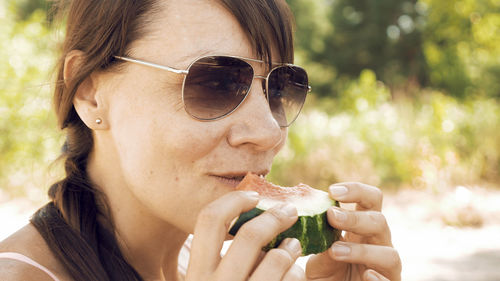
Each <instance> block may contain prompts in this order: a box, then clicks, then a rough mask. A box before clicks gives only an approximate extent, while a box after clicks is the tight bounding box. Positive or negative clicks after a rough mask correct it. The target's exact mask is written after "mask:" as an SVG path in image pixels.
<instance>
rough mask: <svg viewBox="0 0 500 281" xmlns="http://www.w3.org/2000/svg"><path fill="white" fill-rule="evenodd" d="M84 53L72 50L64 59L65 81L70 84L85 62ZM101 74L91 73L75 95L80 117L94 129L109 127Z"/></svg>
mask: <svg viewBox="0 0 500 281" xmlns="http://www.w3.org/2000/svg"><path fill="white" fill-rule="evenodd" d="M83 57H84V53H83V52H82V51H79V50H72V51H70V52H69V53H68V55H67V56H66V58H65V60H64V83H65V84H68V81H70V80H71V79H72V78H73V76H74V73H77V72H78V69H79V68H80V65H81V63H82V62H83ZM99 82H100V80H99V74H98V73H96V72H94V73H92V74H90V75H89V76H88V77H87V78H85V80H83V82H82V83H81V84H80V85H79V86H78V89H77V90H76V93H75V96H74V97H73V106H74V107H75V110H76V112H77V113H78V116H79V117H80V119H81V120H82V121H83V123H85V125H87V127H89V128H90V129H92V130H106V129H109V123H108V122H106V120H107V118H106V117H107V107H106V106H105V103H104V102H103V100H102V96H101V94H100V93H101V92H100V91H99V90H100V88H99V87H100V86H102V85H100V83H99Z"/></svg>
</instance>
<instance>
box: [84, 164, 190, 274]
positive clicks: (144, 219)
mask: <svg viewBox="0 0 500 281" xmlns="http://www.w3.org/2000/svg"><path fill="white" fill-rule="evenodd" d="M106 163H109V162H107V161H106ZM106 166H108V167H109V165H108V164H105V165H101V164H100V163H98V161H96V159H95V158H93V157H90V159H89V162H88V166H87V170H88V174H89V177H90V178H91V180H92V181H93V183H95V184H96V186H97V187H98V188H99V189H100V190H101V191H102V192H103V194H104V195H105V196H106V198H103V199H104V200H103V201H104V202H105V203H106V204H105V206H106V207H107V210H108V212H103V213H105V214H109V215H110V216H111V217H110V218H108V219H109V220H110V221H112V224H113V225H112V227H113V231H114V233H115V236H116V238H117V241H118V244H119V246H120V250H121V252H122V254H123V255H124V257H125V258H126V260H127V262H128V263H129V264H130V265H131V266H132V267H133V268H134V269H135V270H136V271H137V272H138V273H139V274H140V275H141V277H142V278H143V279H144V280H178V261H177V260H178V257H179V252H180V250H181V248H182V245H183V243H184V241H185V240H186V238H187V236H188V234H187V233H186V232H184V231H182V230H180V229H178V228H177V227H175V226H173V225H171V224H169V223H167V222H165V221H164V220H161V219H160V218H158V217H156V216H154V215H153V214H152V213H151V212H150V211H149V210H148V209H147V208H146V207H145V206H144V204H141V202H139V201H138V199H137V198H136V197H135V196H134V195H133V194H131V193H130V192H129V189H128V188H127V187H126V185H125V183H123V181H121V180H120V178H123V177H120V176H119V175H118V173H116V171H114V172H109V171H107V169H106ZM99 205H101V204H99ZM101 206H102V205H101ZM104 211H106V210H104Z"/></svg>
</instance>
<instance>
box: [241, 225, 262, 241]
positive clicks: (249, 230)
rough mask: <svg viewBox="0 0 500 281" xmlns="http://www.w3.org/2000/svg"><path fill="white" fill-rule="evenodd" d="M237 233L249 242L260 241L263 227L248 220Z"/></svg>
mask: <svg viewBox="0 0 500 281" xmlns="http://www.w3.org/2000/svg"><path fill="white" fill-rule="evenodd" d="M236 235H237V236H239V237H240V238H241V239H243V240H245V241H248V242H254V241H255V242H260V240H262V228H261V227H259V226H258V225H256V224H255V223H253V222H247V223H245V224H243V226H241V228H240V230H239V231H238V233H237V234H236Z"/></svg>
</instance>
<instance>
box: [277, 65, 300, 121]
mask: <svg viewBox="0 0 500 281" xmlns="http://www.w3.org/2000/svg"><path fill="white" fill-rule="evenodd" d="M268 91H269V93H268V95H269V105H270V107H271V112H272V113H273V116H274V118H275V119H276V120H277V121H278V124H279V125H280V126H282V127H288V126H289V125H290V124H291V123H292V122H293V121H295V119H296V118H297V116H298V115H299V113H300V110H301V109H302V106H303V105H304V101H305V99H306V95H307V92H308V91H309V87H308V78H307V73H306V71H305V70H304V69H302V68H300V67H298V66H281V67H278V68H275V69H274V70H273V71H272V72H271V73H270V75H269V80H268Z"/></svg>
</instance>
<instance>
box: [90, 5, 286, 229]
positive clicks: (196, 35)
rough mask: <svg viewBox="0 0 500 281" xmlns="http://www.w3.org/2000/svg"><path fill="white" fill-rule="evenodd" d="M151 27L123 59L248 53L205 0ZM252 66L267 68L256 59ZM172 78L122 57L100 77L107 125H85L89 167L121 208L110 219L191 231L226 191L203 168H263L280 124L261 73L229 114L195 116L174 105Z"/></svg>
mask: <svg viewBox="0 0 500 281" xmlns="http://www.w3.org/2000/svg"><path fill="white" fill-rule="evenodd" d="M174 3H175V4H174ZM187 14H189V15H192V16H190V18H189V21H186V20H184V17H181V18H182V19H183V20H179V15H187ZM153 25H154V26H153V31H152V32H151V33H150V34H148V35H146V36H145V38H143V39H141V40H138V41H137V42H134V43H133V44H132V49H131V52H130V54H131V56H132V57H135V58H138V59H143V60H147V61H151V62H155V63H158V64H163V65H168V66H172V67H175V68H179V69H186V68H187V67H188V65H189V64H190V63H191V62H192V61H193V60H194V59H196V58H197V57H198V56H200V54H204V53H210V54H227V55H235V56H242V57H249V58H255V57H256V56H255V54H254V52H253V50H252V48H251V46H250V43H249V42H248V39H247V38H246V35H245V33H244V32H243V31H242V30H241V27H240V26H239V24H238V23H237V21H236V19H234V18H233V16H232V15H231V14H230V13H229V12H228V11H226V10H225V9H223V8H221V6H219V4H217V3H214V2H212V1H195V0H189V1H173V2H169V5H168V7H167V8H166V9H164V10H163V11H162V12H161V14H160V15H159V16H158V17H157V19H156V20H155V21H154V22H153ZM227 38H231V40H227ZM166 46H168V48H167V47H166ZM181 58H183V59H181ZM254 68H255V70H256V74H266V73H265V66H264V65H259V64H255V65H254ZM179 77H180V78H182V77H183V76H182V75H178V74H174V73H171V72H167V71H162V70H158V69H154V68H150V67H145V66H141V65H136V64H129V63H126V64H125V65H124V69H123V71H121V72H119V73H113V74H112V75H109V77H106V80H105V83H103V84H104V85H103V86H102V89H103V91H102V92H103V94H102V95H103V99H104V100H105V104H106V105H107V106H108V116H107V120H106V121H107V122H109V130H97V131H95V132H94V136H95V146H96V147H95V150H94V155H93V157H92V159H94V161H93V162H91V163H89V172H90V175H91V177H92V179H93V180H94V181H95V182H96V183H97V185H98V186H100V187H102V188H103V190H104V192H105V193H106V194H107V195H108V198H109V201H110V205H111V207H112V208H111V209H112V210H120V214H116V217H117V220H123V221H124V222H127V223H130V222H133V221H134V220H135V219H137V220H139V221H141V223H142V224H144V223H145V222H146V221H147V219H146V218H148V217H149V218H151V220H154V221H156V220H158V221H160V222H163V223H166V224H168V225H172V226H175V227H176V228H178V229H179V230H181V231H183V232H185V233H190V232H192V231H193V226H194V224H195V221H196V218H197V214H198V213H199V211H200V210H201V208H202V207H203V206H205V205H206V204H207V203H209V202H211V201H213V200H215V199H216V198H218V197H220V196H221V195H223V194H225V193H227V192H230V191H232V190H233V188H232V187H229V186H226V185H223V184H221V183H220V182H219V181H218V180H216V179H215V178H214V177H213V176H211V175H212V174H214V173H224V172H232V171H249V170H253V171H256V170H270V167H271V163H272V160H273V158H274V156H275V155H276V154H277V152H278V151H279V150H280V149H281V147H282V146H283V144H284V142H285V139H286V135H287V130H286V129H284V128H280V127H279V126H278V124H277V122H276V121H275V120H274V118H273V117H272V114H271V112H270V110H269V106H268V104H267V101H266V99H265V95H264V92H263V90H262V86H261V82H260V80H254V83H253V84H252V88H251V91H250V94H249V96H248V98H247V99H246V100H245V102H244V103H243V104H242V105H241V106H240V108H239V109H238V110H237V111H235V112H234V113H233V114H231V115H229V116H228V117H226V118H223V119H220V120H217V121H212V122H201V121H198V120H195V119H193V118H192V117H190V116H189V115H188V114H187V113H186V112H185V110H184V109H183V108H182V107H180V109H179V105H182V100H181V84H180V83H181V82H182V79H179ZM109 163H113V164H112V165H110V164H109ZM131 210H134V211H131ZM127 212H130V213H129V214H127ZM138 213H140V216H139V214H138ZM125 216H127V217H126V218H124V217H125ZM122 217H123V218H122Z"/></svg>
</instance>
